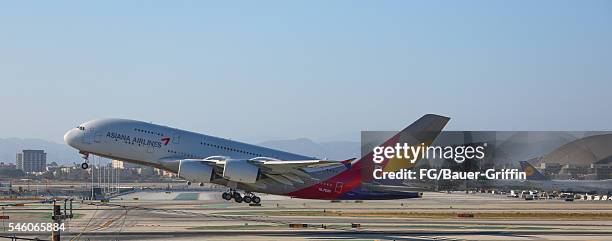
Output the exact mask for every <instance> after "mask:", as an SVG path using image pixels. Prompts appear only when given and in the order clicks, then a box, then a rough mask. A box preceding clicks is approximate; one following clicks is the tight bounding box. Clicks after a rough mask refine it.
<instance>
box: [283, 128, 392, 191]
mask: <svg viewBox="0 0 612 241" xmlns="http://www.w3.org/2000/svg"><path fill="white" fill-rule="evenodd" d="M399 138H400V133H398V134H396V135H395V136H393V137H392V138H391V139H389V140H387V141H386V142H385V143H384V144H383V145H382V146H392V145H395V143H397V141H398V140H399ZM373 155H374V153H372V152H370V153H368V154H367V155H365V156H364V157H362V158H361V159H360V160H359V161H357V162H356V163H355V164H354V165H352V166H351V167H350V168H349V169H347V170H344V171H343V172H341V173H339V174H338V175H335V176H333V177H332V178H330V179H327V180H325V181H323V182H320V183H317V184H315V185H312V186H309V187H307V188H303V189H300V190H297V191H293V192H290V193H287V194H285V195H287V196H291V197H297V198H306V199H325V200H334V199H337V198H338V197H340V196H342V195H344V194H345V193H347V192H349V191H351V190H354V189H355V188H358V187H360V186H361V183H362V181H365V182H369V181H372V179H373V177H372V172H373V171H374V169H375V166H380V167H384V166H386V165H387V164H388V162H389V160H388V159H386V158H385V160H383V162H382V163H380V164H375V163H374V162H372V157H373ZM362 177H363V180H362ZM338 185H341V186H342V187H341V188H340V190H338V189H337V187H338Z"/></svg>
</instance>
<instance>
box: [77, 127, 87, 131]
mask: <svg viewBox="0 0 612 241" xmlns="http://www.w3.org/2000/svg"><path fill="white" fill-rule="evenodd" d="M77 128H78V129H79V130H82V131H84V130H85V127H84V126H77Z"/></svg>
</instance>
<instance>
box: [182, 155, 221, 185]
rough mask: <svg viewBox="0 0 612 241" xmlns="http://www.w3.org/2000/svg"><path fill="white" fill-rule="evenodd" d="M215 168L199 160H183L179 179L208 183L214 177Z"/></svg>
mask: <svg viewBox="0 0 612 241" xmlns="http://www.w3.org/2000/svg"><path fill="white" fill-rule="evenodd" d="M213 171H214V168H213V167H212V166H210V165H208V164H206V163H205V162H202V161H199V160H181V161H180V163H179V171H178V175H179V177H181V178H183V179H185V180H187V181H191V182H200V183H206V182H210V181H211V180H212V177H213Z"/></svg>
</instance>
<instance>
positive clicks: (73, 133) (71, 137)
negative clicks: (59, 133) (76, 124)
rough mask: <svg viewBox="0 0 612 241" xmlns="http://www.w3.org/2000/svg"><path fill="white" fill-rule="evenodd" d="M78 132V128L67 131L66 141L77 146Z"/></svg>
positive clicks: (72, 145)
mask: <svg viewBox="0 0 612 241" xmlns="http://www.w3.org/2000/svg"><path fill="white" fill-rule="evenodd" d="M77 134H78V133H77V130H76V129H72V130H69V131H68V132H66V134H64V142H65V143H66V144H68V145H69V146H71V147H74V148H76V143H77Z"/></svg>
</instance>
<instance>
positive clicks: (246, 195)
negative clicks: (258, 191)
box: [221, 189, 261, 204]
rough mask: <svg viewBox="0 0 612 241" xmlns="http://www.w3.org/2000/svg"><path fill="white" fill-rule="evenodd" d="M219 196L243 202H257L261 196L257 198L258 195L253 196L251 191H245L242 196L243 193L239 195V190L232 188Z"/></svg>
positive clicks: (227, 199)
mask: <svg viewBox="0 0 612 241" xmlns="http://www.w3.org/2000/svg"><path fill="white" fill-rule="evenodd" d="M221 197H222V198H223V199H225V200H226V201H229V200H232V199H234V201H236V202H237V203H241V202H245V203H255V204H259V203H260V202H261V198H259V197H258V196H255V194H253V193H250V192H245V193H244V196H243V195H240V193H239V192H237V191H235V190H233V189H230V190H229V191H227V192H224V193H223V194H222V195H221Z"/></svg>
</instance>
